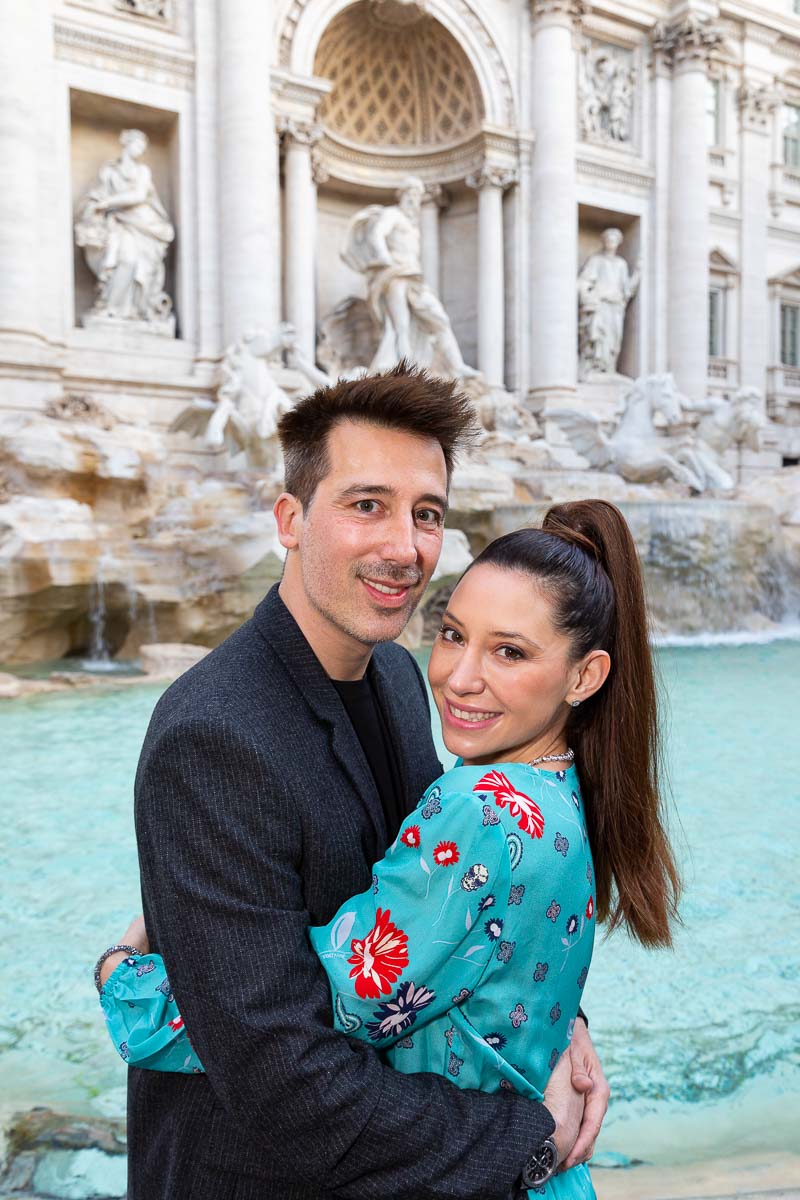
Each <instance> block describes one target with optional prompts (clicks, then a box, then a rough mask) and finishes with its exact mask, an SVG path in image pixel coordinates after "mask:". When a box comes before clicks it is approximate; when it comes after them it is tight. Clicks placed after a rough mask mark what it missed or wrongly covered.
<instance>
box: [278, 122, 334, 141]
mask: <svg viewBox="0 0 800 1200" xmlns="http://www.w3.org/2000/svg"><path fill="white" fill-rule="evenodd" d="M324 132H325V131H324V130H323V128H322V126H321V125H318V124H317V122H316V121H315V120H314V119H313V118H308V119H304V118H300V117H290V116H287V115H282V116H279V117H278V133H280V134H281V135H282V136H283V139H284V142H298V143H299V144H300V145H301V146H315V145H316V144H317V142H318V141H319V140H320V138H321V137H322V135H323V133H324Z"/></svg>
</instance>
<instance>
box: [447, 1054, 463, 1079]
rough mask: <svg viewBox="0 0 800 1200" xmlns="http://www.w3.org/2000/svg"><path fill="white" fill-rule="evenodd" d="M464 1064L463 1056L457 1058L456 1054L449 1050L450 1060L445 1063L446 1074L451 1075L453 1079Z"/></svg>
mask: <svg viewBox="0 0 800 1200" xmlns="http://www.w3.org/2000/svg"><path fill="white" fill-rule="evenodd" d="M463 1065H464V1060H463V1058H459V1057H458V1055H457V1054H454V1053H453V1051H452V1050H451V1051H450V1062H449V1063H448V1064H447V1074H448V1075H452V1076H453V1078H454V1079H455V1078H456V1076H458V1075H459V1074H460V1073H461V1068H462V1067H463Z"/></svg>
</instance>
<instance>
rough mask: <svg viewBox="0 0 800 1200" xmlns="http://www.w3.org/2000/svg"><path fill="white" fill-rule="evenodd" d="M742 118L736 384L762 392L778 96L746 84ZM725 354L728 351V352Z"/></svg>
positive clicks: (766, 358)
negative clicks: (771, 168)
mask: <svg viewBox="0 0 800 1200" xmlns="http://www.w3.org/2000/svg"><path fill="white" fill-rule="evenodd" d="M737 98H738V101H739V113H740V116H741V168H740V172H739V178H740V181H741V183H740V186H741V205H740V209H741V227H740V229H741V233H740V236H741V244H740V255H739V258H740V265H741V305H740V309H739V312H740V318H739V329H740V332H739V383H740V385H741V386H742V387H756V388H759V389H760V390H761V391H762V392H765V390H766V386H767V364H768V361H769V317H768V312H769V303H768V297H767V222H768V219H769V215H768V189H769V174H768V170H767V168H768V165H769V154H770V139H771V135H772V124H773V113H774V111H775V109H776V108H777V106H778V104H779V103H780V100H779V97H778V96H777V95H776V94H775V93H773V92H771V91H770V90H769V89H768V88H767V87H764V86H761V87H758V86H754V85H753V84H752V83H749V82H745V83H743V84H742V86H741V87H740V88H739V93H738V97H737ZM728 353H729V355H731V354H732V353H733V347H730V348H729V351H728Z"/></svg>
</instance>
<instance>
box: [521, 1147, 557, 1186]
mask: <svg viewBox="0 0 800 1200" xmlns="http://www.w3.org/2000/svg"><path fill="white" fill-rule="evenodd" d="M557 1166H558V1152H557V1151H556V1146H555V1142H554V1141H553V1139H552V1138H547V1140H546V1141H545V1142H543V1143H542V1145H541V1146H540V1147H539V1149H538V1150H534V1152H533V1154H532V1155H531V1156H530V1158H529V1159H528V1161H527V1162H526V1163H525V1166H524V1168H523V1170H522V1182H523V1183H524V1184H525V1186H526V1187H537V1186H538V1185H540V1184H542V1183H546V1182H547V1180H548V1179H550V1177H551V1176H552V1175H553V1173H554V1172H555V1169H556V1167H557Z"/></svg>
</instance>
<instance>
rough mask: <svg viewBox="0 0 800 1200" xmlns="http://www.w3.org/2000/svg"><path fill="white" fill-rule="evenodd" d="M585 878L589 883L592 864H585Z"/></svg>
mask: <svg viewBox="0 0 800 1200" xmlns="http://www.w3.org/2000/svg"><path fill="white" fill-rule="evenodd" d="M586 878H587V879H588V880H589V883H591V882H592V864H591V863H587V864H586Z"/></svg>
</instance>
